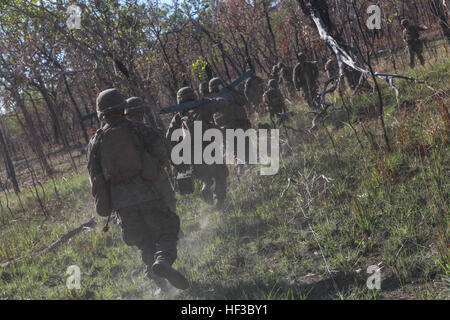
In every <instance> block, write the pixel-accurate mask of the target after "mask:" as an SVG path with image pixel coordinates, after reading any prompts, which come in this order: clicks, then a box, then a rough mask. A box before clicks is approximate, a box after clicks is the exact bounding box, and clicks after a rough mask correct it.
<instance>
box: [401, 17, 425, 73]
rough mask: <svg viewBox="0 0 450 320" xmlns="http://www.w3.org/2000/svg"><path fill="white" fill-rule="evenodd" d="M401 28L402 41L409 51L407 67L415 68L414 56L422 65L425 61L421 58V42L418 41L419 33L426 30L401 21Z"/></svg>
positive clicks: (420, 40) (406, 21)
mask: <svg viewBox="0 0 450 320" xmlns="http://www.w3.org/2000/svg"><path fill="white" fill-rule="evenodd" d="M401 24H402V26H403V28H404V29H403V40H404V41H405V42H406V44H407V45H408V51H409V65H410V67H411V68H414V66H415V61H414V60H415V55H417V57H418V58H419V60H420V63H421V64H422V65H424V64H425V60H424V58H423V55H422V52H423V40H422V39H420V32H421V31H425V30H428V28H426V27H422V26H418V25H410V24H409V22H408V20H406V19H404V20H402V23H401Z"/></svg>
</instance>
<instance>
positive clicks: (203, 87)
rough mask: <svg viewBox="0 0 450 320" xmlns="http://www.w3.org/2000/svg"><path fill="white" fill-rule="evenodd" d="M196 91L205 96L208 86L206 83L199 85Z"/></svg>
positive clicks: (207, 92)
mask: <svg viewBox="0 0 450 320" xmlns="http://www.w3.org/2000/svg"><path fill="white" fill-rule="evenodd" d="M198 91H200V94H202V95H207V94H209V84H208V81H205V82H202V83H200V86H199V88H198Z"/></svg>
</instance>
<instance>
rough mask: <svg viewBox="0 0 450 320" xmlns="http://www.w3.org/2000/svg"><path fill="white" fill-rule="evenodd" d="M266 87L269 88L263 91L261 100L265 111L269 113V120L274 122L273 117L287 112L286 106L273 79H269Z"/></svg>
mask: <svg viewBox="0 0 450 320" xmlns="http://www.w3.org/2000/svg"><path fill="white" fill-rule="evenodd" d="M268 88H269V89H268V90H267V91H266V92H264V95H263V102H264V105H265V106H266V108H267V111H268V112H269V113H270V120H271V121H272V123H273V124H274V123H275V122H274V118H275V117H278V116H279V114H281V113H284V112H287V108H286V105H285V103H284V98H283V95H282V94H281V91H280V90H279V89H278V85H277V83H276V81H275V79H271V80H269V84H268Z"/></svg>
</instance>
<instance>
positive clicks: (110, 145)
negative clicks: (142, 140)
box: [100, 125, 142, 184]
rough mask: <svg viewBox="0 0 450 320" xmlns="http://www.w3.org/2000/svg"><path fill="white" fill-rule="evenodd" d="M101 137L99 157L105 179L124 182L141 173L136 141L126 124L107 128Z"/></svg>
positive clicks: (139, 154)
mask: <svg viewBox="0 0 450 320" xmlns="http://www.w3.org/2000/svg"><path fill="white" fill-rule="evenodd" d="M101 139H102V140H101V145H100V159H101V167H102V171H103V175H104V177H105V180H106V181H110V182H111V183H112V184H116V183H121V182H126V181H129V180H130V179H131V178H133V177H135V176H137V175H139V174H140V173H141V170H142V159H141V152H140V148H139V147H138V146H137V144H138V141H137V140H136V138H134V137H133V135H132V134H131V130H130V129H129V128H128V126H127V125H122V126H118V127H112V128H108V129H107V130H105V131H104V132H103V135H102V138H101Z"/></svg>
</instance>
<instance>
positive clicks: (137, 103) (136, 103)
mask: <svg viewBox="0 0 450 320" xmlns="http://www.w3.org/2000/svg"><path fill="white" fill-rule="evenodd" d="M126 102H127V107H126V109H125V115H126V116H129V115H131V114H134V113H138V112H144V110H145V106H144V101H143V100H142V98H139V97H131V98H128V99H127V100H126Z"/></svg>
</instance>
